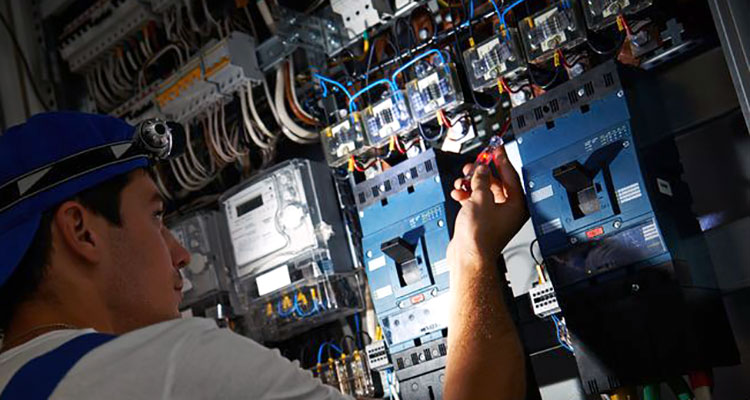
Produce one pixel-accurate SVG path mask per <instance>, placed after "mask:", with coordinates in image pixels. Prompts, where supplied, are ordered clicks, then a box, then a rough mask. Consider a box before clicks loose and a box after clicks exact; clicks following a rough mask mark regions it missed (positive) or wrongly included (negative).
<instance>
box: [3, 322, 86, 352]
mask: <svg viewBox="0 0 750 400" xmlns="http://www.w3.org/2000/svg"><path fill="white" fill-rule="evenodd" d="M45 329H48V330H49V331H50V332H51V331H56V330H61V329H81V328H79V327H77V326H75V325H71V324H65V323H56V324H47V325H39V326H37V327H34V328H32V329H29V330H28V331H26V332H23V333H22V334H20V335H17V336H16V337H14V338H13V339H12V340H6V339H5V338H3V346H2V348H0V351H4V350H5V349H8V348H10V347H13V346H11V345H14V344H16V343H18V342H20V341H21V340H22V339H25V338H27V337H29V336H31V335H32V334H34V333H37V332H39V331H43V330H45Z"/></svg>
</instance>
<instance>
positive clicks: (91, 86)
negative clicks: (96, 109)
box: [85, 72, 104, 108]
mask: <svg viewBox="0 0 750 400" xmlns="http://www.w3.org/2000/svg"><path fill="white" fill-rule="evenodd" d="M91 74H92V73H91V72H89V73H87V74H86V77H85V78H86V87H87V88H88V90H89V94H91V96H92V97H94V101H96V104H97V105H99V106H100V107H102V108H104V100H102V98H101V96H100V94H99V91H98V90H97V89H96V86H95V85H94V81H93V79H92V77H91Z"/></svg>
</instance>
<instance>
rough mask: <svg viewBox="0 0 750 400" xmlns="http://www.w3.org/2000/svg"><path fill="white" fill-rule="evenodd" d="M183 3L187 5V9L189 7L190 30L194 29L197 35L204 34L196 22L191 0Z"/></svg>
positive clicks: (185, 0)
mask: <svg viewBox="0 0 750 400" xmlns="http://www.w3.org/2000/svg"><path fill="white" fill-rule="evenodd" d="M183 3H184V4H185V7H187V15H188V19H189V20H190V29H192V30H193V32H195V33H203V32H202V31H201V29H200V28H199V27H198V23H197V22H195V17H194V16H193V4H192V3H193V2H192V1H191V0H183Z"/></svg>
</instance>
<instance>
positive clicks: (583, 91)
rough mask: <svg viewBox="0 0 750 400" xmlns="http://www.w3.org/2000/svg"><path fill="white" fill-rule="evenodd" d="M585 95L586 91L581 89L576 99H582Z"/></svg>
mask: <svg viewBox="0 0 750 400" xmlns="http://www.w3.org/2000/svg"><path fill="white" fill-rule="evenodd" d="M585 94H586V91H585V90H583V88H580V89H578V97H583V96H584V95H585Z"/></svg>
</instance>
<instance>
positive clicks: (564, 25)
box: [518, 0, 586, 63]
mask: <svg viewBox="0 0 750 400" xmlns="http://www.w3.org/2000/svg"><path fill="white" fill-rule="evenodd" d="M518 25H519V28H520V29H521V38H522V40H523V44H524V50H525V52H526V57H527V58H528V60H529V62H530V63H539V62H542V61H545V60H548V59H550V58H551V57H552V56H553V55H554V54H555V51H557V50H564V49H571V48H573V47H575V46H578V45H579V44H581V43H582V42H584V41H585V40H586V25H585V24H584V22H583V19H582V17H581V11H580V6H579V5H578V2H573V1H570V0H562V1H561V2H559V3H557V4H555V5H553V6H551V7H549V8H546V9H544V10H542V11H540V12H538V13H536V14H534V15H532V16H529V17H526V18H525V19H524V20H523V21H521V23H519V24H518Z"/></svg>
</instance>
